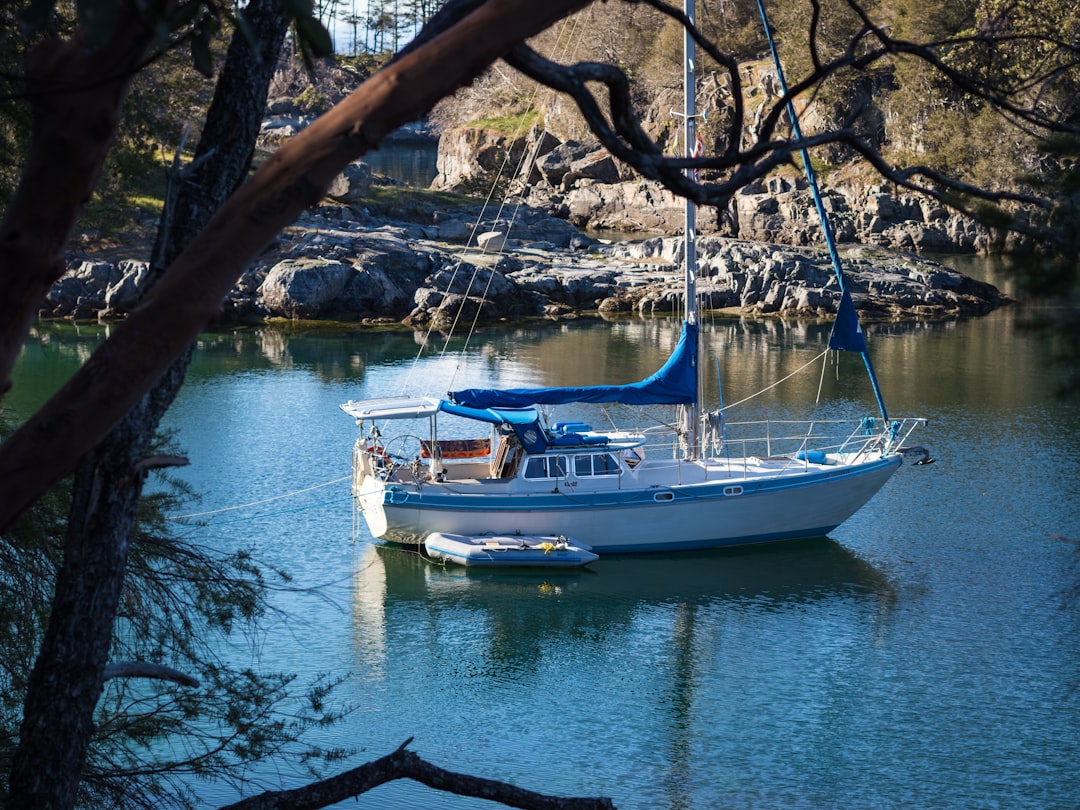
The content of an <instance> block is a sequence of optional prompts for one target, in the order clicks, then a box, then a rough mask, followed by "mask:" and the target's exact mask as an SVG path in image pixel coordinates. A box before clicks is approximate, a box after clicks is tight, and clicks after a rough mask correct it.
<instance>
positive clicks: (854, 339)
mask: <svg viewBox="0 0 1080 810" xmlns="http://www.w3.org/2000/svg"><path fill="white" fill-rule="evenodd" d="M829 348H830V349H832V350H833V351H842V352H862V353H864V354H865V353H866V351H867V349H866V338H865V337H864V336H863V331H862V327H861V326H860V325H859V316H858V314H857V313H856V312H855V304H854V303H853V302H852V300H851V293H849V292H848V291H847V289H846V288H845V289H844V292H843V294H841V296H840V306H838V307H837V308H836V321H835V322H834V323H833V328H832V334H831V335H830V336H829Z"/></svg>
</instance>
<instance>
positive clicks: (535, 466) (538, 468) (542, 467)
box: [525, 458, 547, 478]
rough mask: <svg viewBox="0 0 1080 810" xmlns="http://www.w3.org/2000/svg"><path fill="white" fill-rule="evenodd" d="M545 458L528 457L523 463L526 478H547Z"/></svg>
mask: <svg viewBox="0 0 1080 810" xmlns="http://www.w3.org/2000/svg"><path fill="white" fill-rule="evenodd" d="M546 462H547V459H543V458H530V459H529V463H528V464H526V465H525V477H526V478H547V463H546Z"/></svg>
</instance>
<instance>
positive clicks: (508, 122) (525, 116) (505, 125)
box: [468, 110, 540, 136]
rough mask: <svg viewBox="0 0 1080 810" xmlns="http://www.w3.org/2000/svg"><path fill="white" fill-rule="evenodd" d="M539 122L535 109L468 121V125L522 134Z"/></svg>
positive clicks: (504, 132) (490, 130) (504, 133)
mask: <svg viewBox="0 0 1080 810" xmlns="http://www.w3.org/2000/svg"><path fill="white" fill-rule="evenodd" d="M539 122H540V113H539V112H537V111H536V110H528V111H527V112H523V113H518V114H517V115H497V116H494V117H491V118H481V119H479V120H477V121H470V122H469V124H468V126H470V127H473V128H475V129H485V130H488V131H489V132H494V133H496V134H498V135H508V136H509V135H518V136H521V135H524V134H525V133H526V132H528V131H529V130H530V129H532V128H533V127H534V126H536V125H537V124H538V123H539Z"/></svg>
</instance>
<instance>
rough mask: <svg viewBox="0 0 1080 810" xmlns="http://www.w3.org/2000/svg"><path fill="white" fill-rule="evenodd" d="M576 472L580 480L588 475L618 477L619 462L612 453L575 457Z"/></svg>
mask: <svg viewBox="0 0 1080 810" xmlns="http://www.w3.org/2000/svg"><path fill="white" fill-rule="evenodd" d="M574 472H575V473H576V474H577V476H578V477H579V478H581V477H584V476H587V475H618V474H619V461H618V459H616V458H615V456H613V455H611V454H610V453H599V454H598V453H591V454H589V455H587V456H586V455H582V456H574Z"/></svg>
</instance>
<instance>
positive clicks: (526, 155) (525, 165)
mask: <svg viewBox="0 0 1080 810" xmlns="http://www.w3.org/2000/svg"><path fill="white" fill-rule="evenodd" d="M567 27H569V29H570V31H569V33H568V34H567V36H566V38H565V43H564V42H563V35H562V32H563V30H565V29H566V28H567ZM578 28H579V26H578V22H577V19H576V17H575V19H573V20H572V21H570V22H569V24H568V21H567V20H563V24H562V25H561V26H560V28H559V35H558V37H557V38H556V43H555V47H554V48H553V49H552V50H553V53H558V52H559V51H560V50H563V51H564V53H565V50H566V49H568V48H569V45H570V43H571V42H572V41H573V39H574V36H575V33H576V32H577V31H578ZM580 43H581V36H578V44H577V45H575V46H574V48H573V51H572V52H571V57H572V56H573V54H576V53H577V48H578V46H579V45H580ZM546 91H547V94H548V95H549V96H553V95H555V91H554V90H552V89H551V88H547V89H546ZM540 95H541V86H540V85H539V84H537V85H536V87H534V88H533V93H532V97H531V98H530V100H529V104H528V105H527V106H526V110H525V114H524V115H522V117H521V120H520V121H519V122H518V128H517V129H516V130H515V131H514V134H513V137H512V139H511V143H513V141H515V140H517V139H518V137H520V135H521V134H522V130H523V129H524V127H525V122H526V120H527V118H528V114H529V113H530V112H532V111H533V110H534V109H535V108H536V107H537V104H538V99H539V98H540ZM539 146H540V141H539V139H537V142H536V143H535V144H534V145H533V146H532V148H530V149H525V150H523V151H522V153H521V158H520V159H519V161H518V165H517V167H516V169H515V171H514V174H513V175H512V176H511V183H513V181H514V180H515V179H518V178H522V183H528V181H529V174H531V172H532V167H533V166H534V165H535V162H536V155H537V153H538V152H539ZM509 161H510V151H509V150H507V153H506V155H505V156H504V158H503V163H502V165H501V166H500V167H499V172H498V175H497V176H496V178H495V180H494V181H493V182H492V186H491V191H490V192H489V199H490V196H491V195H493V194H494V193H495V190H496V188H497V186H498V182H499V180H501V179H502V176H503V172H504V171H505V169H506V166H507V164H508V163H509ZM508 196H509V195H507V196H504V197H503V201H502V203H501V204H500V205H499V208H498V210H497V212H496V214H495V222H498V221H499V219H500V218H501V217H502V214H503V211H504V210H505V208H506V206H507V198H508ZM522 205H524V202H523V201H522V200H521V199H520V197H519V199H518V202H517V204H516V205H515V206H514V207H513V213H512V214H511V216H510V220H509V222H508V223H507V226H506V237H504V239H503V243H502V244H501V245H500V246H499V248H498V249H497V250H496V251H495V253H496V255H502V253H503V252H505V250H506V238H508V237H509V235H510V230H511V229H512V228H513V226H514V223H515V222H517V218H518V214H519V212H520V210H521V207H522ZM474 230H475V229H474ZM483 252H484V253H487V250H486V248H485V249H484V251H483ZM477 273H479V267H476V268H474V271H473V277H472V278H471V279H470V280H469V286H468V290H471V289H472V285H473V282H474V281H475V280H476V276H477ZM494 279H495V269H494V267H492V268H491V271H490V272H489V273H488V278H487V283H486V284H485V285H484V291H483V293H482V294H481V303H480V306H478V307H477V309H476V312H475V313H474V314H473V319H472V323H471V324H470V325H469V332H468V334H467V336H466V338H465V345H464V347H463V350H462V351H461V352H460V353H458V362H457V363H456V364H455V366H454V371H453V374H452V375H451V378H450V386H449V387H450V388H453V384H454V380H456V379H457V374H458V372H459V371H460V370H461V361H462V358H463V357H464V354H465V352H464V350H465V349H468V347H469V343H470V342H471V340H472V337H473V335H474V334H475V333H476V328H477V325H478V324H479V320H480V311H481V309H482V308H483V302H484V301H486V300H487V295H488V292H489V291H490V290H491V284H492V282H493V281H494ZM468 290H467V291H466V295H468ZM462 303H464V302H462ZM462 311H463V307H459V308H458V311H457V314H456V315H455V317H454V322H453V324H452V325H451V328H450V331H449V334H448V335H447V338H446V341H445V342H444V344H443V350H442V353H443V354H445V353H446V351H447V350H448V347H449V344H450V337H451V336H452V335H453V333H454V331H455V330H456V328H457V326H458V321H459V318H460V317H461V313H462Z"/></svg>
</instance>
